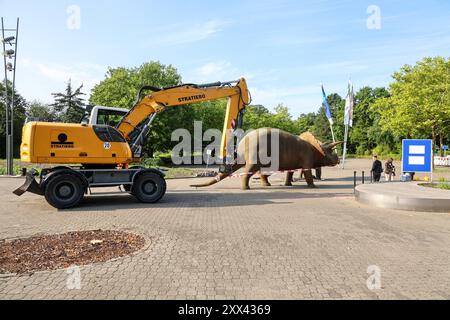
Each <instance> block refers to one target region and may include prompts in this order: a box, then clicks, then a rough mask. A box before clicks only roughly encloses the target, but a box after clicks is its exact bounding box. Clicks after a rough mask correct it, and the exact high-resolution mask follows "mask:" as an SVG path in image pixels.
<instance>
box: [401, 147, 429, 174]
mask: <svg viewBox="0 0 450 320" xmlns="http://www.w3.org/2000/svg"><path fill="white" fill-rule="evenodd" d="M432 145H433V141H432V140H419V139H417V140H413V139H408V140H403V146H402V172H432V171H433V168H432V163H433V161H432V159H433V147H432Z"/></svg>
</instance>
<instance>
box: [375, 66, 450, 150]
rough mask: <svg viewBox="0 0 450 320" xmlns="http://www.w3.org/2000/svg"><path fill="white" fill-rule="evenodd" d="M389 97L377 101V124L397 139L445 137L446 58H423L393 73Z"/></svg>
mask: <svg viewBox="0 0 450 320" xmlns="http://www.w3.org/2000/svg"><path fill="white" fill-rule="evenodd" d="M393 79H394V80H395V81H394V82H393V83H392V84H391V85H390V86H389V92H390V96H389V97H384V98H382V99H379V100H377V101H376V102H375V103H374V104H373V106H372V110H375V111H377V112H379V114H380V125H381V127H382V128H383V130H384V131H386V132H391V133H392V134H393V135H394V136H396V137H399V138H410V137H415V138H427V137H428V138H430V137H431V138H432V139H433V141H436V137H437V135H440V136H441V142H442V141H443V140H444V138H445V137H447V134H446V129H447V128H448V127H449V121H450V120H449V119H450V59H445V58H442V57H435V58H429V57H427V58H424V59H423V60H421V61H419V62H417V63H416V64H415V65H414V66H411V65H405V66H403V67H402V68H401V69H400V71H398V72H395V73H394V74H393Z"/></svg>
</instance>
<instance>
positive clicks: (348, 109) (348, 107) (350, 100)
mask: <svg viewBox="0 0 450 320" xmlns="http://www.w3.org/2000/svg"><path fill="white" fill-rule="evenodd" d="M354 104H355V102H354V96H353V84H352V83H351V81H349V82H348V90H347V98H345V113H344V125H348V126H350V127H352V126H353V106H354Z"/></svg>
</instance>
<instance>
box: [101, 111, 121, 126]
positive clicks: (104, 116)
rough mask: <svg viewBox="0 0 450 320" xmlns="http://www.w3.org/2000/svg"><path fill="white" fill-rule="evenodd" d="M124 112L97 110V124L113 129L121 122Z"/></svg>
mask: <svg viewBox="0 0 450 320" xmlns="http://www.w3.org/2000/svg"><path fill="white" fill-rule="evenodd" d="M124 113H126V111H114V110H102V109H100V110H98V115H97V124H103V125H107V126H111V127H115V126H116V125H117V124H118V123H119V122H120V120H122V118H123V116H124Z"/></svg>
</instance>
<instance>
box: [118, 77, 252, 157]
mask: <svg viewBox="0 0 450 320" xmlns="http://www.w3.org/2000/svg"><path fill="white" fill-rule="evenodd" d="M142 89H150V90H152V91H153V92H152V93H151V94H150V95H147V96H145V97H144V98H142V99H140V94H141V91H140V92H139V93H138V99H137V100H138V102H137V103H136V104H135V105H134V107H133V108H131V109H130V111H129V112H128V113H127V114H126V115H125V116H124V117H123V119H122V120H121V121H120V123H119V124H118V125H117V127H116V128H117V130H118V131H119V132H120V133H121V134H122V135H123V136H124V137H125V139H126V140H127V141H128V143H129V144H130V147H131V151H132V153H133V156H134V157H136V158H139V157H140V156H141V149H142V144H143V141H144V138H145V136H146V135H147V133H148V131H149V130H150V125H151V123H152V121H153V120H154V118H155V116H156V115H157V114H158V113H160V112H162V111H164V110H166V109H167V108H170V107H175V106H180V105H187V104H193V103H198V102H204V101H209V100H216V99H221V98H228V104H227V109H226V113H225V120H224V125H223V133H222V140H221V145H220V157H221V158H225V157H226V156H227V151H226V150H227V145H228V143H229V139H230V137H231V135H230V133H231V132H232V131H233V130H234V129H236V128H240V127H241V125H242V114H243V112H244V109H245V107H246V106H247V105H248V104H249V103H250V93H249V91H248V88H247V84H246V81H245V79H243V78H241V79H240V80H238V81H232V82H216V83H210V84H203V85H195V84H183V85H180V86H175V87H170V88H164V89H159V88H152V87H143V88H142Z"/></svg>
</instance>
